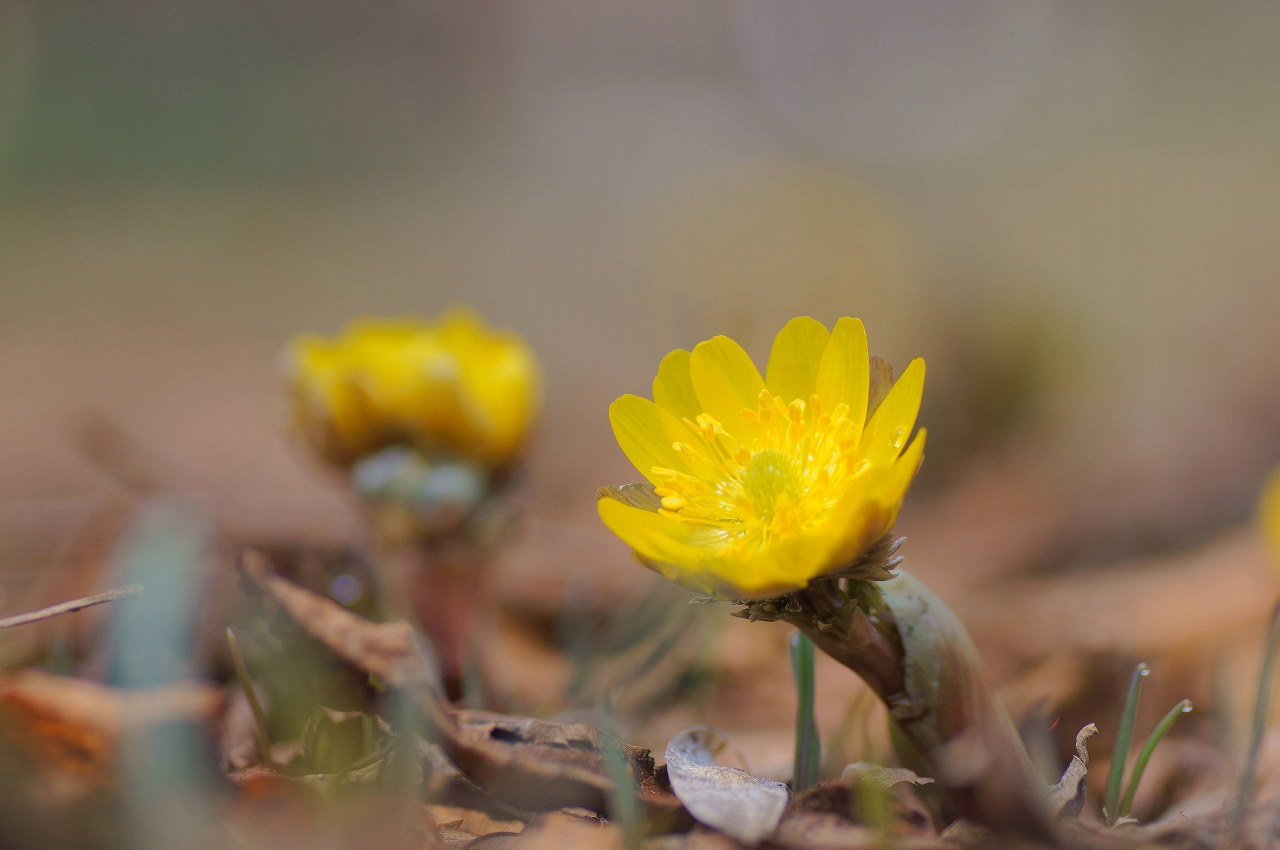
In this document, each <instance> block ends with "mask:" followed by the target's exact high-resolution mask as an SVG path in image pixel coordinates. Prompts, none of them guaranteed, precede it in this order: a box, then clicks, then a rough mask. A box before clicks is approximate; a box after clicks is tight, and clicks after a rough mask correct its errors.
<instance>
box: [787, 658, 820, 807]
mask: <svg viewBox="0 0 1280 850" xmlns="http://www.w3.org/2000/svg"><path fill="white" fill-rule="evenodd" d="M791 670H792V672H793V673H794V674H795V679H796V755H795V763H794V765H793V768H792V773H791V790H792V791H793V792H794V793H796V794H799V793H800V792H801V791H803V790H805V789H806V788H810V787H812V786H813V785H816V784H817V782H818V770H819V767H820V766H821V759H822V746H821V744H820V742H819V741H818V724H817V722H816V721H815V720H814V717H813V641H811V640H809V638H808V637H806V636H805V635H803V634H796V635H794V636H793V637H792V638H791Z"/></svg>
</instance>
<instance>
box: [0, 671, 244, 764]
mask: <svg viewBox="0 0 1280 850" xmlns="http://www.w3.org/2000/svg"><path fill="white" fill-rule="evenodd" d="M0 705H2V706H3V707H4V708H6V709H8V710H9V711H10V712H12V713H13V714H15V715H16V716H20V717H23V718H25V719H26V720H27V722H28V723H29V724H30V726H29V729H30V731H31V732H32V733H33V734H35V735H37V736H40V737H46V738H49V739H62V740H64V741H66V742H67V743H68V744H70V745H72V746H73V747H74V748H75V749H78V750H80V751H82V752H84V753H85V754H87V755H89V756H91V757H93V758H95V759H103V760H105V759H108V758H109V757H110V754H111V751H112V749H113V748H114V746H115V745H116V743H117V742H118V741H119V738H120V736H121V735H122V734H123V733H124V731H125V730H126V729H129V728H135V727H140V726H147V725H150V724H154V723H160V722H164V721H172V720H189V721H196V722H203V721H207V720H209V719H210V718H212V717H214V716H216V715H218V714H219V713H220V712H221V711H222V706H223V694H222V691H221V690H220V689H218V688H215V687H213V686H211V685H208V684H205V683H202V682H201V683H196V682H188V683H180V684H175V685H170V686H167V687H163V688H155V689H151V690H123V689H120V688H112V687H108V686H107V685H102V684H99V683H97V682H91V681H88V680H85V679H73V678H69V677H66V676H54V675H51V674H49V673H44V672H41V671H38V670H24V671H22V672H19V673H14V674H12V675H8V676H5V677H4V678H3V679H0Z"/></svg>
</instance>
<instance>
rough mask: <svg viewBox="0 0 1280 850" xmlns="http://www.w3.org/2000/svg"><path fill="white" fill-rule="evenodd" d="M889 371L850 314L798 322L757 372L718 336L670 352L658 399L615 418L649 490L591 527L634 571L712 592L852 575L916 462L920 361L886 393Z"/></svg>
mask: <svg viewBox="0 0 1280 850" xmlns="http://www.w3.org/2000/svg"><path fill="white" fill-rule="evenodd" d="M886 372H888V369H887V364H885V363H884V361H882V360H880V359H879V358H874V359H872V358H869V357H868V354H867V337H866V332H865V331H864V330H863V327H862V322H861V321H859V320H858V319H850V318H843V319H841V320H840V321H838V322H837V323H836V326H835V328H834V330H832V331H831V332H830V333H828V331H827V329H826V328H825V327H824V326H823V325H822V324H821V323H820V322H817V321H815V320H814V319H811V318H808V317H799V318H795V319H792V320H791V321H790V322H788V323H787V325H786V326H785V327H784V328H783V329H782V331H781V332H779V334H778V336H777V338H776V339H774V342H773V350H772V352H771V354H770V357H769V366H768V369H767V372H766V376H765V377H764V378H761V377H760V373H759V372H758V371H757V370H756V367H755V366H754V365H753V364H752V362H751V358H750V357H748V356H747V354H746V352H745V351H743V350H742V348H741V347H740V346H739V345H738V344H737V343H735V342H734V341H733V340H731V339H729V338H727V337H723V336H718V337H715V338H714V339H710V340H707V341H706V342H703V343H700V344H699V345H698V346H697V347H695V348H694V349H693V352H692V353H690V352H687V351H682V350H677V351H673V352H671V353H670V354H668V355H667V356H666V357H665V358H663V360H662V363H661V365H660V366H659V367H658V376H657V378H655V379H654V382H653V401H649V400H648V399H645V398H640V397H639V396H634V395H625V396H623V397H622V398H620V399H618V400H617V401H615V402H614V403H613V404H612V405H611V406H610V408H609V420H610V422H611V423H612V425H613V433H614V436H615V437H616V438H617V440H618V444H619V445H620V446H621V447H622V450H623V451H624V452H625V453H626V455H627V457H628V458H629V459H630V460H631V462H632V463H633V464H635V466H636V468H637V469H638V470H639V471H640V473H641V474H642V475H644V477H645V478H646V479H648V480H647V483H645V484H641V485H632V486H629V487H625V488H604V489H602V491H601V495H600V498H599V500H598V502H597V508H598V510H599V512H600V518H601V519H602V520H604V523H605V525H607V526H608V527H609V528H610V529H611V530H612V531H613V532H614V533H615V534H617V535H618V536H619V537H620V538H622V539H623V540H624V541H625V542H626V543H628V544H629V545H630V546H631V548H632V549H633V550H634V552H635V554H636V557H637V558H638V559H639V560H640V561H641V562H642V563H644V564H646V565H647V566H650V567H652V568H653V569H655V570H657V571H659V572H661V573H662V574H663V575H665V576H666V577H667V578H669V579H671V580H672V581H675V582H676V583H677V584H680V585H683V586H685V587H687V588H689V589H691V590H696V591H698V592H701V593H709V594H712V595H715V596H719V597H725V598H762V597H768V596H777V595H780V594H783V593H788V592H791V591H794V590H799V589H800V588H803V587H804V586H805V585H806V584H807V583H808V582H809V581H810V580H811V579H813V578H815V577H817V576H821V575H826V574H830V573H833V572H837V571H839V570H841V569H843V568H845V567H848V566H850V565H851V564H852V563H853V562H855V561H856V560H857V559H858V558H859V557H861V556H862V555H864V554H865V553H866V552H867V551H868V550H869V549H871V548H872V547H873V546H874V544H875V543H876V542H877V541H878V540H879V539H880V538H881V537H882V536H883V535H884V534H885V533H886V532H887V531H888V530H889V528H890V527H891V526H892V525H893V522H894V519H895V518H896V517H897V514H898V509H899V507H901V505H902V500H903V497H904V496H905V495H906V492H907V488H908V487H909V486H910V484H911V480H912V478H913V477H914V476H915V473H916V470H917V469H918V468H919V466H920V461H921V459H922V457H923V450H924V437H925V434H924V431H923V430H921V432H920V434H919V436H918V437H917V438H916V439H915V440H914V441H912V442H911V444H910V445H909V446H908V445H907V440H908V438H909V437H910V436H911V431H912V428H913V427H914V426H915V421H916V413H917V411H918V410H919V407H920V396H921V393H922V391H923V388H924V361H923V360H914V361H912V363H911V365H910V366H908V367H907V369H906V371H905V372H904V373H903V375H902V377H901V378H900V379H899V380H898V381H897V383H896V384H893V386H892V389H889V388H888V384H889V383H891V382H892V375H891V373H889V374H885V373H886ZM873 373H874V374H873ZM886 390H887V394H886ZM877 402H878V404H877ZM904 447H905V448H904Z"/></svg>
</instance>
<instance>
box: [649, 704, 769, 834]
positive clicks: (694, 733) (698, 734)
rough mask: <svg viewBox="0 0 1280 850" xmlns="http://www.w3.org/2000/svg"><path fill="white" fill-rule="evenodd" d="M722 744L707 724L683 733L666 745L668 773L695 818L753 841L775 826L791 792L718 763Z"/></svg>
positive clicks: (723, 746)
mask: <svg viewBox="0 0 1280 850" xmlns="http://www.w3.org/2000/svg"><path fill="white" fill-rule="evenodd" d="M725 746H726V744H725V741H724V739H723V738H722V737H721V736H720V734H719V733H718V732H716V731H715V730H714V729H710V728H708V727H706V726H695V727H694V728H692V729H688V730H686V731H684V732H681V733H680V734H679V735H676V736H675V737H674V738H672V739H671V743H669V744H667V775H668V777H669V778H670V780H671V789H672V790H673V791H675V794H676V797H678V798H679V799H680V802H681V803H683V804H684V807H685V808H686V809H688V810H689V814H691V815H693V817H694V819H696V820H697V821H699V822H700V823H703V824H706V825H707V826H710V827H713V828H714V829H718V830H720V831H721V832H723V833H725V834H726V835H729V836H732V837H733V838H736V839H737V840H738V841H741V842H742V843H743V844H747V845H752V846H753V845H756V844H759V843H760V841H761V840H763V839H764V838H766V837H768V836H769V835H771V834H773V832H774V830H776V829H777V828H778V822H779V821H780V820H781V819H782V811H783V809H784V808H786V805H787V799H788V798H789V797H790V791H789V790H788V789H787V786H786V785H783V784H782V783H781V782H770V781H769V780H767V779H761V778H760V777H758V776H752V775H751V774H750V773H747V772H746V771H745V770H739V769H738V768H736V767H723V766H721V765H718V764H716V762H715V755H716V754H717V753H719V752H720V751H721V750H723V749H724V748H725Z"/></svg>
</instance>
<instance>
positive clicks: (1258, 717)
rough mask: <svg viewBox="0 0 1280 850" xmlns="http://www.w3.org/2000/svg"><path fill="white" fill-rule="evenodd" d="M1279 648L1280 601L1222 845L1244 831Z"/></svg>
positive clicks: (1264, 654)
mask: <svg viewBox="0 0 1280 850" xmlns="http://www.w3.org/2000/svg"><path fill="white" fill-rule="evenodd" d="M1278 650H1280V602H1277V603H1276V607H1275V609H1274V610H1273V611H1272V612H1271V624H1270V625H1269V626H1268V627H1267V642H1266V645H1265V646H1264V648H1263V651H1262V669H1261V670H1259V671H1258V694H1257V697H1256V699H1255V700H1254V704H1253V726H1252V728H1251V729H1250V731H1249V755H1248V758H1247V759H1246V760H1245V766H1244V770H1243V771H1242V772H1241V774H1240V784H1239V785H1238V786H1237V787H1236V796H1235V800H1234V801H1233V802H1232V806H1231V811H1230V814H1229V815H1228V816H1227V828H1226V830H1225V831H1224V840H1223V842H1222V846H1223V847H1224V848H1229V847H1235V846H1237V845H1238V844H1239V843H1240V837H1241V834H1242V833H1243V831H1244V820H1245V812H1246V809H1247V808H1248V806H1249V797H1250V796H1252V795H1253V779H1254V776H1255V775H1256V774H1257V772H1258V752H1259V751H1260V750H1261V749H1262V736H1263V734H1264V733H1265V732H1266V731H1267V708H1268V705H1269V703H1270V702H1271V680H1272V677H1273V676H1274V675H1275V669H1276V653H1277V651H1278Z"/></svg>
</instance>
